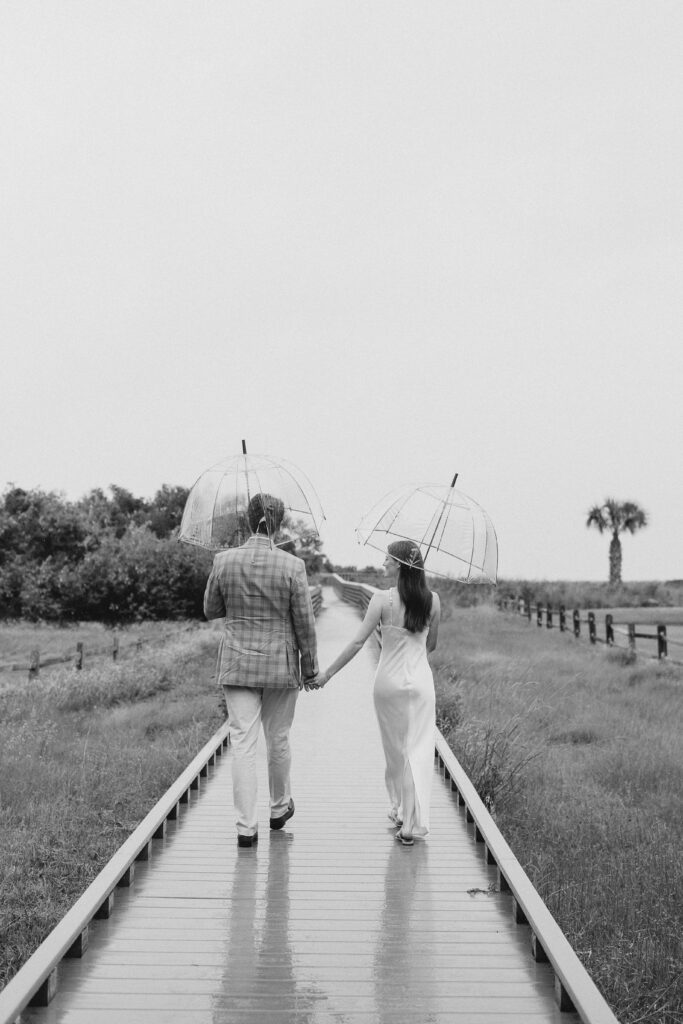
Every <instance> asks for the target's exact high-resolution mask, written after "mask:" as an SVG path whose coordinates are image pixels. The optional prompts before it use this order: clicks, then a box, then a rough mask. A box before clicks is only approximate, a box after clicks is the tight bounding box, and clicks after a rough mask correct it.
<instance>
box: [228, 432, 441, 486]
mask: <svg viewBox="0 0 683 1024" xmlns="http://www.w3.org/2000/svg"><path fill="white" fill-rule="evenodd" d="M242 444H244V442H242ZM457 479H458V474H457V473H456V474H455V476H454V477H453V482H452V483H451V487H455V481H456V480H457Z"/></svg>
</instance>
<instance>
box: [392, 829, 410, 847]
mask: <svg viewBox="0 0 683 1024" xmlns="http://www.w3.org/2000/svg"><path fill="white" fill-rule="evenodd" d="M395 838H396V839H398V841H399V843H401V844H402V845H403V846H412V845H413V837H412V836H404V835H403V833H402V832H400V831H399V832H397V833H396V836H395Z"/></svg>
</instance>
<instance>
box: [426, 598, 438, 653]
mask: <svg viewBox="0 0 683 1024" xmlns="http://www.w3.org/2000/svg"><path fill="white" fill-rule="evenodd" d="M440 621H441V602H440V600H439V595H438V594H436V593H432V614H431V616H430V619H429V632H428V633H427V653H428V654H431V653H432V651H433V650H435V648H436V641H437V638H438V636H439V622H440Z"/></svg>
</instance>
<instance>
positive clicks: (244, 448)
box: [242, 439, 457, 475]
mask: <svg viewBox="0 0 683 1024" xmlns="http://www.w3.org/2000/svg"><path fill="white" fill-rule="evenodd" d="M246 454H247V442H246V441H245V440H244V439H243V440H242V455H246ZM456 475H457V474H456Z"/></svg>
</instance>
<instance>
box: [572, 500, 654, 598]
mask: <svg viewBox="0 0 683 1024" xmlns="http://www.w3.org/2000/svg"><path fill="white" fill-rule="evenodd" d="M586 526H588V527H590V526H595V527H596V529H598V530H599V531H600V533H602V532H603V531H604V530H610V531H611V533H612V539H611V541H610V544H609V581H610V583H621V541H620V539H619V534H620V533H623V532H624V531H625V530H628V532H629V533H635V532H636V530H640V529H641V527H643V526H647V515H646V514H645V512H644V511H643V510H642V508H641V507H640V505H636V503H635V502H634V501H615V500H614V498H607V499H606V500H605V502H604V504H602V505H594V506H593V508H591V509H589V511H588V519H587V520H586Z"/></svg>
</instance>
